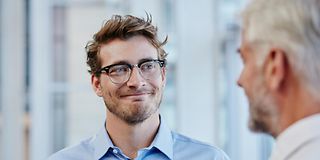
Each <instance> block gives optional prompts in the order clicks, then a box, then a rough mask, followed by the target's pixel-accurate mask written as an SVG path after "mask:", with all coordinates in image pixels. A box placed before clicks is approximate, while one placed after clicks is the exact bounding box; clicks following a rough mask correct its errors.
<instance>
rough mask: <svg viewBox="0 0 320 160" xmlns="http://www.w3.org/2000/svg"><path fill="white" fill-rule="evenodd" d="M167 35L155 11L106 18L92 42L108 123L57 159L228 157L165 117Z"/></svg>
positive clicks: (91, 60) (95, 80)
mask: <svg viewBox="0 0 320 160" xmlns="http://www.w3.org/2000/svg"><path fill="white" fill-rule="evenodd" d="M166 40H167V39H166ZM166 40H165V41H164V42H160V41H159V40H158V37H157V28H156V27H155V26H153V25H152V24H151V18H150V17H149V16H148V17H147V19H146V20H144V19H140V18H137V17H134V16H119V15H115V16H113V17H112V18H111V19H110V20H108V21H107V22H106V23H105V25H104V26H103V27H102V28H101V30H100V31H99V32H98V33H96V34H95V35H94V37H93V40H92V41H91V42H89V43H88V45H87V46H86V50H87V64H88V65H89V67H90V73H91V74H92V75H91V81H92V87H93V89H94V91H95V93H96V94H97V95H98V96H100V97H102V98H103V100H104V102H105V105H106V122H105V126H104V127H103V129H102V130H101V131H100V132H99V133H97V135H95V136H93V137H92V138H89V139H87V140H85V141H83V142H81V143H80V144H78V145H76V146H74V147H71V148H67V149H64V150H62V151H60V152H58V153H56V154H55V155H53V156H52V157H51V160H67V159H68V160H69V159H70V160H71V159H72V160H91V159H92V160H107V159H108V160H109V159H111V160H112V159H114V160H115V159H121V160H123V159H137V160H140V159H144V160H159V159H163V160H167V159H174V160H186V159H188V160H192V159H195V160H200V159H201V160H202V159H203V160H204V159H215V160H227V159H228V158H227V156H226V155H225V153H224V152H223V151H222V150H220V149H218V148H216V147H212V146H209V145H207V144H204V143H201V142H198V141H196V140H193V139H190V138H188V137H185V136H182V135H180V134H177V133H175V132H172V131H170V129H169V128H168V127H167V126H166V125H165V123H164V121H163V120H162V117H161V118H160V114H159V106H160V102H161V99H162V94H163V89H164V86H165V82H166V68H165V67H166V59H165V58H166V56H167V54H166V52H165V51H164V49H163V48H162V47H163V45H164V44H165V43H166Z"/></svg>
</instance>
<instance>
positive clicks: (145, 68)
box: [141, 62, 156, 70]
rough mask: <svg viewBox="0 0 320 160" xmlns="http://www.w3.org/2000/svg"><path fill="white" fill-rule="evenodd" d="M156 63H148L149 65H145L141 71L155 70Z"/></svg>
mask: <svg viewBox="0 0 320 160" xmlns="http://www.w3.org/2000/svg"><path fill="white" fill-rule="evenodd" d="M155 65H156V64H155V63H153V62H148V63H145V64H143V65H142V66H141V70H151V69H153V68H155Z"/></svg>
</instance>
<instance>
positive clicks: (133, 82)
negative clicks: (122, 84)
mask: <svg viewBox="0 0 320 160" xmlns="http://www.w3.org/2000/svg"><path fill="white" fill-rule="evenodd" d="M145 83H146V81H145V79H144V78H143V77H142V75H141V73H140V70H139V68H138V67H133V68H132V71H131V75H130V77H129V80H128V81H127V86H128V87H135V88H139V87H140V86H144V85H145Z"/></svg>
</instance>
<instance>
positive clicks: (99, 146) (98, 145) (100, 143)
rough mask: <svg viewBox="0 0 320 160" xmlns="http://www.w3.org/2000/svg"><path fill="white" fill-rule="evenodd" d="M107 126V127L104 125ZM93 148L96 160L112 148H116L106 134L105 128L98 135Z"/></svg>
mask: <svg viewBox="0 0 320 160" xmlns="http://www.w3.org/2000/svg"><path fill="white" fill-rule="evenodd" d="M104 126H105V125H104ZM92 144H93V147H94V159H100V158H101V157H103V156H104V155H105V154H106V153H107V152H108V150H109V149H110V148H114V147H115V146H114V145H113V143H112V141H111V139H110V137H109V135H108V133H107V132H106V128H105V127H103V128H101V129H100V130H99V132H98V133H97V134H96V136H95V138H94V139H93V143H92Z"/></svg>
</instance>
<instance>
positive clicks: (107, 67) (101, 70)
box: [95, 59, 167, 75]
mask: <svg viewBox="0 0 320 160" xmlns="http://www.w3.org/2000/svg"><path fill="white" fill-rule="evenodd" d="M146 62H158V63H159V65H160V67H161V68H162V67H165V66H166V65H167V60H166V59H164V60H160V59H146V60H144V61H141V62H139V63H138V64H129V63H116V64H111V65H109V66H105V67H102V68H101V69H99V70H98V71H97V72H96V73H95V74H96V75H100V74H101V73H102V72H105V73H107V74H108V73H109V69H110V68H111V67H113V66H117V65H127V66H128V67H129V68H130V70H132V69H133V67H134V66H137V67H138V68H139V69H140V67H141V65H142V64H143V63H146Z"/></svg>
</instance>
